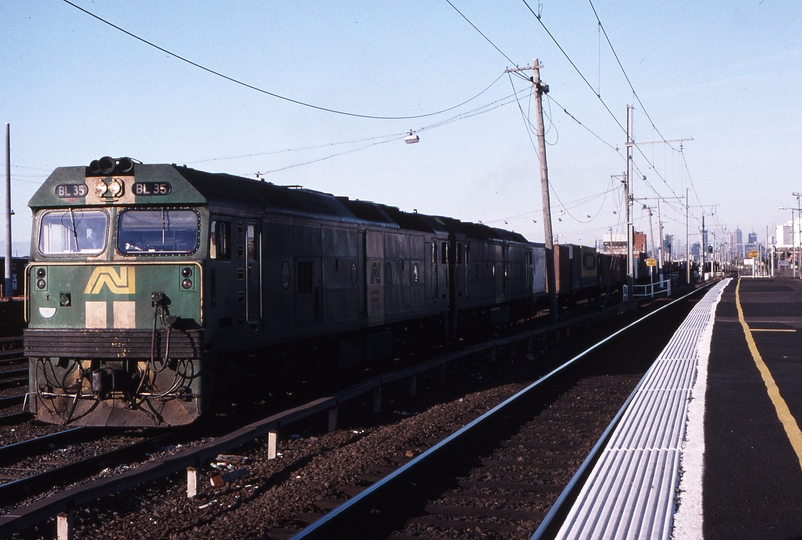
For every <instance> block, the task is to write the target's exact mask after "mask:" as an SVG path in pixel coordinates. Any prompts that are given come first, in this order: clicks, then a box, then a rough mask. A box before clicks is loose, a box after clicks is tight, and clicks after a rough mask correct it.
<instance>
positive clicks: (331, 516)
mask: <svg viewBox="0 0 802 540" xmlns="http://www.w3.org/2000/svg"><path fill="white" fill-rule="evenodd" d="M701 290H702V289H701V288H700V289H696V290H694V291H693V292H691V293H688V294H686V295H684V296H682V297H680V298H678V299H676V300H674V301H672V302H670V303H668V304H666V305H664V306H661V307H660V308H658V309H656V310H654V311H652V312H650V313H648V314H646V315H645V316H643V317H641V318H639V319H638V320H636V321H634V322H632V323H630V324H629V325H627V326H625V327H624V328H621V329H620V330H618V331H616V332H615V333H613V334H611V335H609V336H607V337H606V338H604V339H603V340H601V341H599V342H598V343H596V344H594V345H592V346H591V347H589V348H587V349H586V350H584V351H583V352H581V353H579V354H578V355H576V356H574V357H573V358H571V359H570V360H568V361H567V362H565V363H564V364H562V365H560V366H558V367H557V368H555V369H553V370H552V371H550V372H549V373H547V374H546V375H543V376H542V377H541V378H540V379H538V380H537V381H535V382H533V383H532V384H530V385H529V386H527V387H526V388H524V389H523V390H521V391H520V392H518V393H517V394H515V395H514V396H512V397H510V398H508V399H506V400H505V401H503V402H502V403H500V404H499V405H497V406H496V407H494V408H493V409H491V410H489V411H488V412H486V413H485V414H483V415H482V416H480V417H478V418H476V419H475V420H473V421H472V422H471V423H469V424H467V425H466V426H464V427H463V428H461V429H460V430H458V431H456V432H454V433H453V434H452V435H450V436H449V437H447V438H445V439H443V440H442V441H440V442H439V443H437V444H435V445H434V446H432V447H431V448H429V449H428V450H426V451H425V452H423V453H422V454H420V455H419V456H417V457H416V458H415V459H413V460H411V461H410V462H408V463H407V464H405V465H403V466H402V467H400V468H398V469H397V470H395V471H394V472H392V473H390V474H389V475H387V476H386V477H384V478H383V479H381V480H379V481H378V482H376V483H374V484H373V485H371V486H370V487H368V488H366V489H365V490H364V491H362V492H360V493H359V494H357V495H355V496H354V497H352V498H351V499H349V500H348V501H346V502H345V503H343V504H342V505H340V506H338V507H337V508H335V509H333V510H332V511H331V512H329V513H328V514H326V515H325V516H323V517H321V518H320V519H318V520H316V521H315V522H313V523H312V524H310V525H309V526H307V527H306V528H304V529H303V530H302V531H300V532H299V533H298V534H296V535H294V536H293V537H292V540H301V539H306V538H333V537H336V536H337V534H338V531H339V532H342V531H343V530H346V528H344V527H353V526H354V521H353V520H352V518H351V517H350V512H354V513H357V512H359V509H360V508H361V507H363V505H368V504H371V503H372V501H373V499H374V498H381V497H383V496H385V490H390V489H392V486H393V485H394V484H395V483H396V482H397V481H400V480H401V479H402V478H403V477H404V476H406V475H407V474H412V473H414V471H416V470H418V469H420V468H423V467H425V466H426V465H427V464H428V463H429V462H430V461H432V460H434V459H436V456H438V455H439V454H440V453H442V452H443V451H444V449H446V448H447V447H450V446H452V445H453V444H456V442H457V441H460V440H461V439H463V438H464V437H466V436H467V435H468V434H472V433H473V431H474V430H477V429H479V426H483V425H484V424H485V423H486V422H488V421H489V420H490V419H492V418H494V417H495V416H497V415H499V414H503V413H504V412H506V409H507V408H508V407H509V406H511V405H512V404H514V403H515V402H517V401H518V400H520V399H521V398H523V397H524V396H527V395H528V394H529V393H530V392H532V391H534V390H536V389H539V387H540V386H541V385H543V384H544V383H546V382H549V381H550V380H551V379H552V378H554V377H555V376H556V375H558V374H560V373H562V372H563V371H565V370H566V369H568V368H569V367H570V366H572V365H574V364H576V363H577V362H579V360H581V359H582V358H584V357H585V356H587V355H589V354H590V353H591V352H593V351H594V350H596V349H597V348H599V347H601V346H602V345H604V344H605V343H607V342H609V341H611V340H612V339H614V338H615V337H617V336H619V335H621V334H623V333H624V332H627V331H628V330H630V329H631V328H633V327H635V326H636V325H638V324H640V323H641V322H643V321H645V320H646V319H648V318H650V317H652V316H654V315H655V314H657V313H659V312H661V311H663V310H664V309H666V308H668V307H670V306H673V305H675V304H677V303H678V302H680V301H683V300H686V299H687V298H688V297H690V296H692V295H694V294H698V293H699V292H700V291H701ZM639 385H640V383H639ZM639 385H638V386H639ZM631 398H632V396H630V398H629V399H628V400H627V402H629V400H630V399H631ZM621 416H622V413H621V412H619V414H617V415H616V417H615V420H614V422H617V421H618V420H619V419H620V417H621ZM608 430H609V431H610V433H612V430H611V429H610V428H608ZM605 434H607V431H605ZM597 446H599V444H598V443H597ZM586 461H587V460H586Z"/></svg>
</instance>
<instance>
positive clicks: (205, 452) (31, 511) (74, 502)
mask: <svg viewBox="0 0 802 540" xmlns="http://www.w3.org/2000/svg"><path fill="white" fill-rule="evenodd" d="M669 305H671V304H669ZM661 309H662V308H661ZM606 315H607V314H606V313H603V312H602V313H594V314H590V315H585V316H582V317H578V318H576V319H571V320H567V321H564V322H561V323H559V324H552V325H549V326H546V327H543V328H539V329H535V330H527V331H524V332H521V333H519V334H516V335H514V336H509V337H505V338H500V339H496V340H493V341H489V342H487V343H484V344H481V345H474V346H471V347H467V348H465V349H463V350H459V351H454V352H451V353H447V354H444V355H441V356H439V357H437V358H434V359H430V360H427V361H425V362H422V363H421V364H418V365H415V366H411V367H409V368H406V369H404V370H400V371H396V372H390V373H386V374H383V375H378V376H376V377H374V378H372V379H369V380H368V381H365V382H363V383H360V384H357V385H354V386H353V387H351V388H349V389H346V390H344V391H343V392H340V393H338V394H335V395H334V396H331V397H324V398H320V399H318V400H315V401H312V402H310V403H308V404H306V405H302V406H299V407H296V408H294V409H290V410H288V411H284V412H281V413H278V414H275V415H273V416H270V417H268V418H265V419H263V420H260V421H258V422H255V423H252V424H249V425H248V426H245V427H243V428H240V429H238V430H236V431H234V432H232V433H230V434H228V435H225V436H222V437H219V438H217V439H215V440H214V441H211V442H208V443H206V444H203V445H201V446H198V447H195V448H190V449H187V450H184V451H183V452H180V453H178V454H175V455H172V456H168V457H166V458H162V459H156V460H152V461H149V462H147V463H145V464H143V465H141V466H140V467H137V468H136V469H132V470H129V471H126V472H124V473H122V474H119V475H116V476H112V477H107V478H101V479H98V480H95V481H94V482H91V483H87V484H83V485H79V486H75V487H73V488H69V489H67V490H65V491H63V492H61V493H58V494H55V495H52V496H49V497H47V498H44V499H41V500H39V501H36V502H34V503H32V504H31V505H29V506H27V507H25V508H19V509H17V510H15V511H14V512H11V513H9V514H6V515H3V516H0V536H2V535H8V534H12V533H14V532H19V531H22V530H25V529H26V528H29V527H31V526H33V525H36V524H38V523H41V522H42V521H44V520H45V519H48V518H51V517H53V516H55V515H56V514H58V513H60V512H67V511H70V510H71V509H73V508H75V507H77V506H80V505H83V504H88V503H91V502H94V501H96V500H97V499H99V498H101V497H104V496H106V495H111V494H114V493H119V492H121V491H124V490H126V489H130V488H133V487H136V486H138V485H140V484H142V483H145V482H149V481H154V480H158V479H160V478H163V477H166V476H168V475H170V474H173V473H175V472H178V471H185V470H186V468H187V467H188V466H197V465H199V464H200V463H201V462H203V461H204V460H211V459H213V458H215V457H216V456H217V455H219V454H221V453H225V452H228V451H230V450H232V449H233V448H236V447H238V446H241V445H243V444H246V443H249V442H252V441H253V440H255V439H258V438H260V437H264V436H265V435H266V434H267V433H268V432H270V431H273V430H276V429H278V428H279V427H281V426H285V425H288V424H291V423H293V422H296V421H299V420H302V419H304V418H307V417H309V416H312V415H314V414H318V413H321V412H325V411H331V410H333V409H336V408H337V406H338V405H339V404H340V403H343V402H345V401H348V400H351V399H353V398H356V397H359V396H361V395H364V394H365V393H367V392H370V391H375V390H377V389H380V388H381V386H382V385H385V384H389V383H391V382H394V381H397V380H401V379H408V378H410V377H412V376H415V375H417V374H419V373H422V372H425V371H428V370H431V369H434V368H437V367H440V366H443V365H445V364H447V363H448V362H452V361H456V360H460V359H462V358H465V357H469V356H470V355H473V354H478V353H482V352H485V351H489V350H493V349H494V348H496V347H500V346H505V345H509V344H512V343H518V342H521V341H524V340H527V339H529V338H533V337H537V336H540V335H544V334H548V333H551V332H555V331H560V330H562V329H564V328H570V327H571V326H574V325H577V324H584V323H585V322H587V321H589V320H595V319H597V318H599V317H604V316H606ZM577 358H578V357H577ZM23 397H24V396H23ZM21 399H22V398H20V402H21Z"/></svg>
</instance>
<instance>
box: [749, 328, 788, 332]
mask: <svg viewBox="0 0 802 540" xmlns="http://www.w3.org/2000/svg"><path fill="white" fill-rule="evenodd" d="M752 332H796V330H794V329H793V328H792V329H790V330H789V329H787V328H752Z"/></svg>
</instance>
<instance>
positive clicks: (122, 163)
mask: <svg viewBox="0 0 802 540" xmlns="http://www.w3.org/2000/svg"><path fill="white" fill-rule="evenodd" d="M132 170H134V160H133V159H131V158H129V157H121V158H119V159H118V160H117V172H118V173H122V174H126V173H129V172H131V171H132Z"/></svg>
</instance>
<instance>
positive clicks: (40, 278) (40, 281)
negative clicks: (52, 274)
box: [36, 268, 47, 290]
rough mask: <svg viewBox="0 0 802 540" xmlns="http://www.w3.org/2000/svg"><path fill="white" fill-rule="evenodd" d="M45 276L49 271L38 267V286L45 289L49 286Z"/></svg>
mask: <svg viewBox="0 0 802 540" xmlns="http://www.w3.org/2000/svg"><path fill="white" fill-rule="evenodd" d="M45 276H47V271H46V270H45V269H44V268H37V269H36V288H37V289H39V290H42V289H44V288H45V287H47V281H45Z"/></svg>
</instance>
